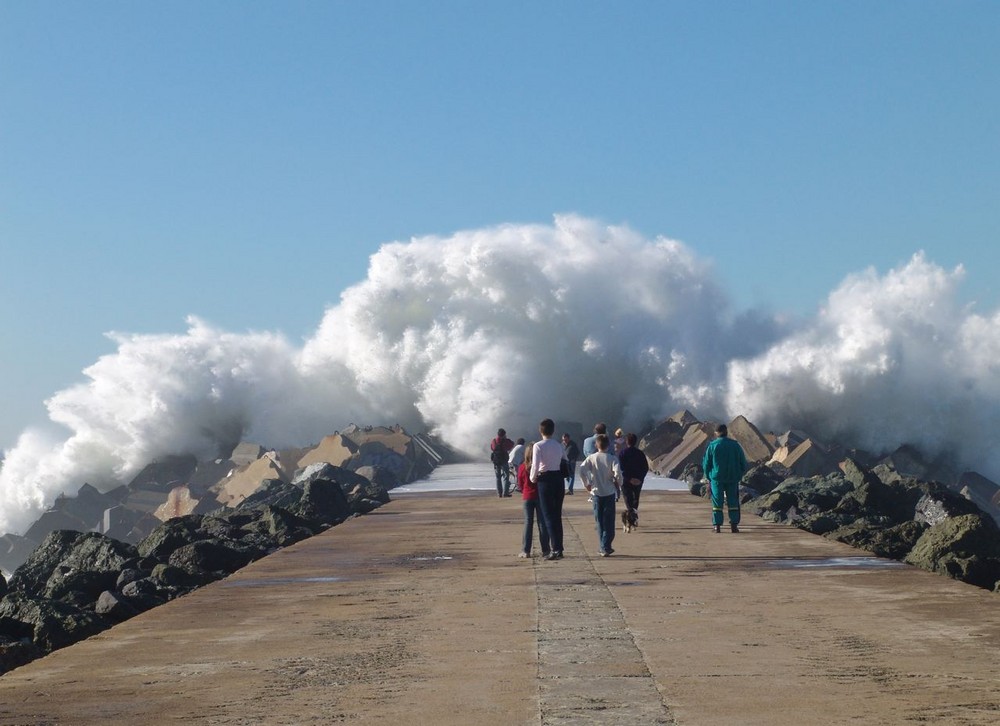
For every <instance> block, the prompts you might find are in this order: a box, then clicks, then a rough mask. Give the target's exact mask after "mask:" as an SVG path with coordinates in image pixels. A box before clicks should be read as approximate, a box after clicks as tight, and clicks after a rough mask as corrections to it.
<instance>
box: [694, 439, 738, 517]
mask: <svg viewBox="0 0 1000 726" xmlns="http://www.w3.org/2000/svg"><path fill="white" fill-rule="evenodd" d="M701 468H702V470H703V471H704V472H705V478H707V479H708V481H709V482H710V484H711V487H712V529H714V530H715V531H716V532H721V531H722V521H723V515H722V500H723V497H725V500H726V507H727V509H728V510H729V528H730V529H731V530H732V531H733V532H739V531H740V527H739V524H740V479H742V478H743V475H744V474H745V473H746V470H747V458H746V455H744V453H743V447H742V446H740V445H739V444H738V443H737V442H735V441H733V440H732V439H731V438H729V430H728V429H727V428H726V425H725V424H719V427H718V428H717V429H715V440H714V441H712V443H710V444H709V445H708V448H707V449H706V450H705V457H704V459H702V462H701Z"/></svg>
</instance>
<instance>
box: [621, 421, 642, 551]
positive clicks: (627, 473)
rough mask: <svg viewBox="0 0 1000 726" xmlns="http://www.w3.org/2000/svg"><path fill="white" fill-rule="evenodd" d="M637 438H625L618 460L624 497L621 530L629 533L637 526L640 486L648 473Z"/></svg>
mask: <svg viewBox="0 0 1000 726" xmlns="http://www.w3.org/2000/svg"><path fill="white" fill-rule="evenodd" d="M638 442H639V437H638V436H636V435H635V434H628V435H627V436H626V437H625V448H624V449H623V450H622V453H621V456H619V457H618V460H619V461H620V462H621V467H622V479H623V480H624V481H623V483H622V494H623V495H624V497H625V511H624V512H622V529H624V531H625V532H631V531H632V530H633V529H635V528H636V527H638V526H639V494H641V493H642V484H643V482H644V481H646V474H648V473H649V461H648V460H647V459H646V455H645V454H644V453H642V452H641V451H640V450H639V447H638V446H636V444H637V443H638Z"/></svg>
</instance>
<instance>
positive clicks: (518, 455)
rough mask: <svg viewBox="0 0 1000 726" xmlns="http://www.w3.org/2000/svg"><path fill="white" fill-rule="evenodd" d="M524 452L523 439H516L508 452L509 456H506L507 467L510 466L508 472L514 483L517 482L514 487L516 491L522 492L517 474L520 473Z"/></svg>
mask: <svg viewBox="0 0 1000 726" xmlns="http://www.w3.org/2000/svg"><path fill="white" fill-rule="evenodd" d="M524 452H525V449H524V439H518V440H517V443H516V444H514V448H513V449H511V450H510V455H508V456H507V465H508V466H510V471H511V473H512V474H513V475H514V481H515V482H518V484H517V485H516V487H515V488H516V489H517V490H518V491H523V490H522V489H521V485H520V479H518V472H520V470H521V464H522V463H523V462H524Z"/></svg>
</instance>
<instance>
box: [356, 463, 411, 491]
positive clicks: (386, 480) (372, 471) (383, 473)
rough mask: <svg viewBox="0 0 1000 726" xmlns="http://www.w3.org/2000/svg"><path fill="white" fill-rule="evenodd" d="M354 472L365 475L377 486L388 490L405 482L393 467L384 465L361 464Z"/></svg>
mask: <svg viewBox="0 0 1000 726" xmlns="http://www.w3.org/2000/svg"><path fill="white" fill-rule="evenodd" d="M354 473H355V474H358V475H359V476H363V477H364V478H365V479H367V480H368V481H370V482H371V483H372V484H374V485H375V486H377V487H381V488H382V489H385V490H386V491H388V490H390V489H394V488H396V487H398V486H400V485H401V484H404V483H405V482H403V480H401V479H399V478H398V476H397V475H396V474H395V473H394V472H393V471H392V470H391V469H386V468H385V467H382V466H359V467H358V468H357V469H355V470H354Z"/></svg>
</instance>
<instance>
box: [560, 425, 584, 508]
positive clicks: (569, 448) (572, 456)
mask: <svg viewBox="0 0 1000 726" xmlns="http://www.w3.org/2000/svg"><path fill="white" fill-rule="evenodd" d="M562 447H563V457H564V458H565V459H566V465H567V467H568V469H569V476H568V477H566V493H567V494H572V493H573V483H574V482H575V481H576V460H577V459H579V458H580V447H579V446H577V445H576V442H575V441H573V439H571V438H570V437H569V434H565V433H564V434H563V435H562Z"/></svg>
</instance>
